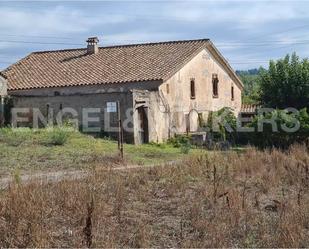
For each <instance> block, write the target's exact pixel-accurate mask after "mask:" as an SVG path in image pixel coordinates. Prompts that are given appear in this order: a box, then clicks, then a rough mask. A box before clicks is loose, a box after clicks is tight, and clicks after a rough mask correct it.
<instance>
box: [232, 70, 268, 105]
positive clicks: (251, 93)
mask: <svg viewBox="0 0 309 249" xmlns="http://www.w3.org/2000/svg"><path fill="white" fill-rule="evenodd" d="M261 70H262V69H261V68H260V69H257V68H255V69H249V70H244V71H236V73H237V75H238V76H239V78H240V79H241V81H242V82H243V84H244V92H243V95H242V102H243V103H244V104H256V103H258V102H259V79H258V77H259V76H258V74H259V72H260V71H261Z"/></svg>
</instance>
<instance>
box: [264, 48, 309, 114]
mask: <svg viewBox="0 0 309 249" xmlns="http://www.w3.org/2000/svg"><path fill="white" fill-rule="evenodd" d="M259 81H260V94H259V96H260V97H259V98H260V101H261V103H262V104H263V105H264V106H267V107H273V108H280V109H283V108H287V107H294V108H297V109H301V108H304V107H307V108H309V61H308V59H303V60H300V59H299V57H298V56H297V55H296V53H293V54H292V56H290V55H286V56H285V58H284V59H280V60H278V61H272V60H271V61H270V63H269V69H268V70H261V72H260V74H259Z"/></svg>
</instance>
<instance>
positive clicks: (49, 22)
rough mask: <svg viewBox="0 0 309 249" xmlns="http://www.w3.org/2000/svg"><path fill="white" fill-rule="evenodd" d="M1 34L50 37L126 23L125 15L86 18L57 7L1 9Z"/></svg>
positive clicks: (80, 13) (79, 12) (75, 12)
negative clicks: (100, 26) (35, 9)
mask: <svg viewBox="0 0 309 249" xmlns="http://www.w3.org/2000/svg"><path fill="white" fill-rule="evenodd" d="M0 13H1V22H0V30H1V33H9V34H27V35H40V36H42V35H48V34H53V35H56V34H62V35H63V34H73V33H80V32H86V31H88V30H89V29H90V28H92V27H95V26H97V25H106V24H111V23H122V22H126V21H127V19H126V18H125V16H123V15H108V14H107V15H104V16H101V17H100V18H98V17H95V16H91V15H89V16H85V15H84V13H83V12H82V11H81V10H77V9H72V8H71V9H68V8H64V7H61V6H56V7H54V8H52V9H49V8H46V9H44V10H43V11H40V12H38V11H27V10H24V9H13V8H5V7H2V8H0Z"/></svg>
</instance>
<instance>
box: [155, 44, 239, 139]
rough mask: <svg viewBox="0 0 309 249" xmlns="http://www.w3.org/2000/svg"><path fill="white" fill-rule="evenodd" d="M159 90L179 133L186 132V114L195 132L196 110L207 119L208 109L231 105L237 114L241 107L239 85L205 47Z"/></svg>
mask: <svg viewBox="0 0 309 249" xmlns="http://www.w3.org/2000/svg"><path fill="white" fill-rule="evenodd" d="M212 74H217V75H218V79H219V83H218V91H219V94H218V98H215V97H214V96H213V91H212ZM192 79H193V80H194V82H195V98H194V99H192V98H191V96H190V92H191V91H190V81H191V80H192ZM232 86H233V87H234V100H232V98H231V87H232ZM159 90H160V91H161V92H162V95H163V97H164V98H165V99H166V102H167V103H168V106H169V108H170V110H169V112H170V117H171V121H170V128H171V129H172V130H173V131H175V132H178V133H183V132H186V128H187V125H186V115H189V119H190V131H196V130H197V127H198V113H201V115H202V116H203V119H204V120H206V119H207V116H208V113H209V112H210V111H217V110H219V109H221V108H223V107H231V108H232V109H233V110H234V112H235V114H236V115H237V114H238V113H239V111H240V108H241V91H242V86H241V85H239V84H238V82H236V81H234V80H233V79H232V76H231V75H230V73H229V72H228V70H226V69H225V68H224V67H223V66H222V65H221V63H219V62H218V60H217V58H215V56H214V55H213V53H211V52H210V51H209V50H207V49H204V50H203V51H201V52H200V53H199V54H198V55H196V56H195V57H194V58H193V59H192V60H191V61H190V62H188V63H187V64H186V65H185V66H184V67H183V68H182V69H181V70H179V71H178V72H177V73H176V74H174V75H173V76H172V77H171V78H169V79H168V80H166V81H165V82H164V83H163V84H162V85H161V86H160V87H159ZM158 125H160V124H158ZM164 139H166V137H165V138H164Z"/></svg>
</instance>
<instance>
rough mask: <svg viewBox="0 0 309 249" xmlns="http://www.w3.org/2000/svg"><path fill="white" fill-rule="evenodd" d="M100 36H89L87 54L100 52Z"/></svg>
mask: <svg viewBox="0 0 309 249" xmlns="http://www.w3.org/2000/svg"><path fill="white" fill-rule="evenodd" d="M98 43H99V39H98V37H89V38H88V39H87V54H97V53H98V52H99V46H98Z"/></svg>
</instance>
